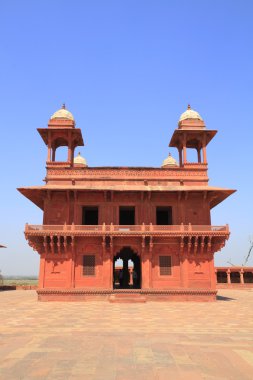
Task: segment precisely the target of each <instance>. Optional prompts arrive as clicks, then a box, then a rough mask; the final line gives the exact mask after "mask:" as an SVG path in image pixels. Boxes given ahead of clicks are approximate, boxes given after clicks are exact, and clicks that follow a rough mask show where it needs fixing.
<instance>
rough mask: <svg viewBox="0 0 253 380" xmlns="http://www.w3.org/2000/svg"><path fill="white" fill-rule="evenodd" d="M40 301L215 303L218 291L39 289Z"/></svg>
mask: <svg viewBox="0 0 253 380" xmlns="http://www.w3.org/2000/svg"><path fill="white" fill-rule="evenodd" d="M37 293H38V300H39V301H66V302H67V301H76V302H83V301H109V302H111V300H119V299H120V298H123V297H125V298H128V302H130V301H131V299H132V300H133V302H135V301H136V300H137V299H138V298H139V299H142V300H144V299H145V302H146V301H155V302H160V301H166V302H168V301H200V302H202V301H215V300H216V294H217V291H216V290H206V289H166V290H164V289H112V290H110V289H97V288H96V289H78V288H75V289H53V288H52V289H38V290H37Z"/></svg>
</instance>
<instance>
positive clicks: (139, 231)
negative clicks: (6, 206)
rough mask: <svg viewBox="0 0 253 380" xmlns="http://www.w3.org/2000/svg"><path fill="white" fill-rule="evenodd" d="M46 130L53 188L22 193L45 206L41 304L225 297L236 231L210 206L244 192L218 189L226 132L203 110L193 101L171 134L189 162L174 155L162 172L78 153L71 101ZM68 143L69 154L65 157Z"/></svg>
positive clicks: (33, 231)
mask: <svg viewBox="0 0 253 380" xmlns="http://www.w3.org/2000/svg"><path fill="white" fill-rule="evenodd" d="M38 132H39V134H40V135H41V137H42V139H43V141H44V143H45V144H46V146H47V148H48V155H47V163H46V165H47V174H46V178H45V181H46V184H45V185H44V186H34V187H26V188H20V189H19V191H20V192H21V193H22V194H23V195H24V196H26V197H27V198H28V199H30V200H31V201H32V202H34V203H35V204H36V205H37V206H38V207H40V208H41V209H42V210H43V211H44V216H43V224H42V225H26V228H25V236H26V239H27V240H28V242H29V245H30V246H31V247H33V249H34V250H36V251H37V252H38V253H39V254H40V274H39V289H38V295H39V299H40V300H86V299H93V298H95V299H109V300H110V299H112V297H113V299H115V297H116V298H117V296H118V295H119V294H128V295H129V294H134V295H135V296H136V297H138V295H140V296H141V297H142V299H143V297H144V298H145V300H157V299H162V300H171V299H172V300H173V299H176V300H214V299H215V297H216V275H215V268H214V253H215V252H217V251H219V250H220V249H221V248H222V247H224V245H225V242H226V240H227V239H228V237H229V228H228V225H225V226H212V225H211V216H210V210H211V209H212V208H213V207H215V206H216V205H218V204H219V203H220V202H222V201H223V200H224V199H225V198H227V197H228V196H229V195H230V194H232V193H233V192H234V190H230V189H222V188H219V187H211V186H209V185H208V176H207V168H208V165H207V154H206V147H207V145H208V143H209V142H210V141H211V140H212V138H213V137H214V136H215V134H216V131H215V130H209V129H207V128H206V126H205V123H204V121H203V119H202V118H201V116H200V115H199V114H198V113H197V112H196V111H194V110H192V109H191V108H190V107H188V109H187V110H186V111H185V112H184V113H183V114H182V115H181V117H180V119H179V122H178V127H177V128H176V130H175V131H174V133H173V136H172V138H171V141H170V144H169V145H170V147H174V148H177V150H178V152H179V162H178V163H177V161H176V160H175V159H174V158H173V157H172V156H171V155H170V154H169V156H168V157H167V158H166V159H165V160H164V161H163V164H162V167H161V168H153V167H88V165H87V162H86V160H85V159H84V158H83V157H81V155H80V154H78V156H77V157H76V158H74V151H75V149H76V148H77V147H78V146H83V145H84V144H83V138H82V133H81V130H80V129H78V128H76V126H75V120H74V117H73V115H72V114H71V113H70V112H69V111H67V110H66V109H65V106H63V108H62V109H60V110H59V111H57V112H56V113H55V114H54V115H53V116H52V117H51V119H50V120H49V123H48V127H47V128H40V129H38ZM62 146H66V147H67V148H68V153H67V157H66V160H65V161H64V162H58V161H56V150H57V149H58V148H59V147H62ZM112 148H113V147H112ZM189 149H193V150H195V151H196V160H195V162H189V161H188V160H187V153H188V151H189ZM119 258H120V259H122V271H121V272H119V270H118V272H117V271H116V270H115V262H116V261H117V259H119ZM129 260H131V262H132V270H131V271H132V272H133V274H134V276H135V288H134V289H133V288H132V283H130V282H131V281H130V280H131V279H130V278H129V273H130V271H129ZM116 272H117V276H119V277H117V279H118V282H117V284H116V283H115V279H114V276H115V273H116ZM132 282H133V281H132Z"/></svg>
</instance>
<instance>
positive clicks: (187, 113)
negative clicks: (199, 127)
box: [178, 104, 203, 123]
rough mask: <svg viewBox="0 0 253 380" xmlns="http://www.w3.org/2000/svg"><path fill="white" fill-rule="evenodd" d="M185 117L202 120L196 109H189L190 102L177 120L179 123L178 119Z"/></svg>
mask: <svg viewBox="0 0 253 380" xmlns="http://www.w3.org/2000/svg"><path fill="white" fill-rule="evenodd" d="M187 119H197V120H201V121H203V119H202V117H201V116H200V114H199V113H198V112H197V111H194V110H192V109H191V106H190V104H189V105H188V108H187V110H186V111H185V112H183V113H182V115H181V116H180V118H179V121H178V122H179V123H180V121H183V120H187Z"/></svg>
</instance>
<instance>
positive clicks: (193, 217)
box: [44, 192, 211, 225]
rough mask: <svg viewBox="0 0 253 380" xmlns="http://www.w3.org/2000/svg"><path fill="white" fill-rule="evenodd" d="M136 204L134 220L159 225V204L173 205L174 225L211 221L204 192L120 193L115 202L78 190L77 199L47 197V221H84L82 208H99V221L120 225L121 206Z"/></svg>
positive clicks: (57, 195) (58, 194)
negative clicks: (183, 194) (157, 221)
mask: <svg viewBox="0 0 253 380" xmlns="http://www.w3.org/2000/svg"><path fill="white" fill-rule="evenodd" d="M127 205H129V206H135V223H136V224H142V223H143V222H144V223H145V224H149V223H153V224H156V207H157V206H172V218H173V224H180V223H184V224H188V223H191V224H204V225H208V224H210V222H211V220H210V209H209V203H208V201H207V200H204V198H203V195H200V194H197V193H196V194H194V193H189V195H188V198H187V199H185V198H183V199H180V200H179V199H178V196H177V195H175V194H169V193H167V194H162V193H153V194H152V197H151V199H150V200H149V198H148V194H144V197H143V199H141V193H128V194H126V193H117V192H115V194H114V196H113V200H112V201H105V197H104V193H103V192H79V193H78V196H77V199H76V200H75V199H74V198H73V194H71V195H68V196H67V193H64V192H54V193H52V196H51V198H50V199H47V198H46V199H45V200H44V224H53V225H55V224H64V223H65V222H66V223H67V224H71V223H72V222H74V223H75V224H82V207H83V206H98V207H99V224H102V223H106V224H110V223H113V224H119V211H118V210H119V206H127Z"/></svg>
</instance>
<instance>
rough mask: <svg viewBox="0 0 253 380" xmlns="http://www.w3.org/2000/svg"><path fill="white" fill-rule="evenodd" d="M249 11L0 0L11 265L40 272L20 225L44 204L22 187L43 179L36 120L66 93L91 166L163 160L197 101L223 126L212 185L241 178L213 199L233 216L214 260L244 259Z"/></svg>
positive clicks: (252, 39)
mask: <svg viewBox="0 0 253 380" xmlns="http://www.w3.org/2000/svg"><path fill="white" fill-rule="evenodd" d="M252 18H253V2H252V1H251V0H248V1H247V0H243V1H239V0H237V1H235V0H210V1H209V0H205V1H203V0H199V1H197V0H191V1H189V0H185V1H182V0H175V1H173V0H170V1H169V0H166V1H165V0H164V1H163V0H145V1H144V0H143V1H142V0H133V1H132V0H126V1H123V0H122V1H120V0H117V1H111V0H107V1H104V0H101V1H97V0H89V1H87V0H86V1H85V0H83V1H82V0H80V1H78V0H73V1H70V0H69V1H64V0H54V1H52V0H43V1H42V0H41V1H39V0H38V1H33V0H31V1H27V0H22V1H19V0H17V1H13V0H5V1H4V0H2V1H1V2H0V19H1V22H0V39H1V49H0V65H1V70H0V107H1V149H0V159H1V161H0V163H1V200H0V211H1V212H0V216H1V218H0V223H1V229H0V244H4V245H7V246H8V248H7V249H2V250H0V269H1V270H2V272H3V274H4V275H15V274H19V275H23V274H27V275H34V274H37V273H38V265H39V257H38V254H37V253H36V252H33V251H32V249H31V248H30V247H29V246H28V244H27V242H26V241H25V239H24V234H23V230H24V225H25V223H26V222H28V223H31V224H41V223H42V211H41V210H40V209H38V208H37V207H36V206H35V205H34V204H33V203H31V202H30V201H28V200H27V199H26V198H25V197H23V196H22V195H21V194H20V193H19V192H18V191H17V190H16V188H17V187H23V186H31V185H41V184H43V181H42V180H43V178H44V177H45V160H46V155H47V152H46V146H45V145H44V143H43V141H42V139H41V138H40V136H39V134H38V133H37V131H36V128H41V127H45V126H47V122H48V119H49V117H50V116H51V115H52V114H53V113H54V112H55V111H56V110H57V109H59V108H60V107H61V104H62V103H63V102H65V103H66V106H67V108H68V109H69V110H70V111H71V112H72V113H73V114H74V117H75V119H76V123H77V126H78V127H79V128H81V129H82V132H83V136H84V139H85V143H86V146H85V147H84V148H82V149H81V153H82V155H83V156H84V157H85V158H86V159H87V161H88V164H89V165H90V166H100V165H101V166H104V165H111V166H127V165H129V166H161V163H162V161H163V159H164V158H165V157H166V156H167V155H168V152H169V149H168V143H169V141H170V138H171V135H172V133H173V131H174V129H175V128H176V127H177V121H178V118H179V116H180V114H181V113H182V112H183V111H185V110H186V108H187V104H188V103H190V104H191V106H192V108H193V109H195V110H197V111H198V112H199V113H200V115H201V116H202V117H203V118H204V120H205V122H206V125H207V127H208V128H210V129H217V130H218V134H217V135H216V137H215V138H214V139H213V140H212V142H211V143H210V145H209V146H208V150H207V154H208V156H207V158H208V161H209V176H210V185H213V186H221V187H227V188H232V189H237V193H235V194H233V195H232V196H231V197H230V198H228V199H227V200H226V201H224V202H223V203H222V204H220V205H218V206H217V207H216V208H215V209H214V210H213V211H212V224H213V225H223V224H226V223H229V225H230V228H231V238H230V240H229V242H228V243H227V245H226V247H225V248H224V249H223V250H222V251H221V252H218V253H216V256H215V257H216V265H221V264H226V263H227V261H230V260H231V261H232V263H234V264H242V263H243V261H244V257H245V256H246V254H247V251H248V248H249V237H250V236H252V237H253V206H252V185H253V179H252V163H253V160H252V144H253V132H252V130H253V112H252V108H253V92H252V89H253V74H252V73H253V23H252ZM171 153H172V155H174V156H175V157H176V158H178V157H177V153H176V152H175V151H174V150H173V149H171ZM249 264H250V265H252V266H253V255H252V257H251V259H250V261H249Z"/></svg>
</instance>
